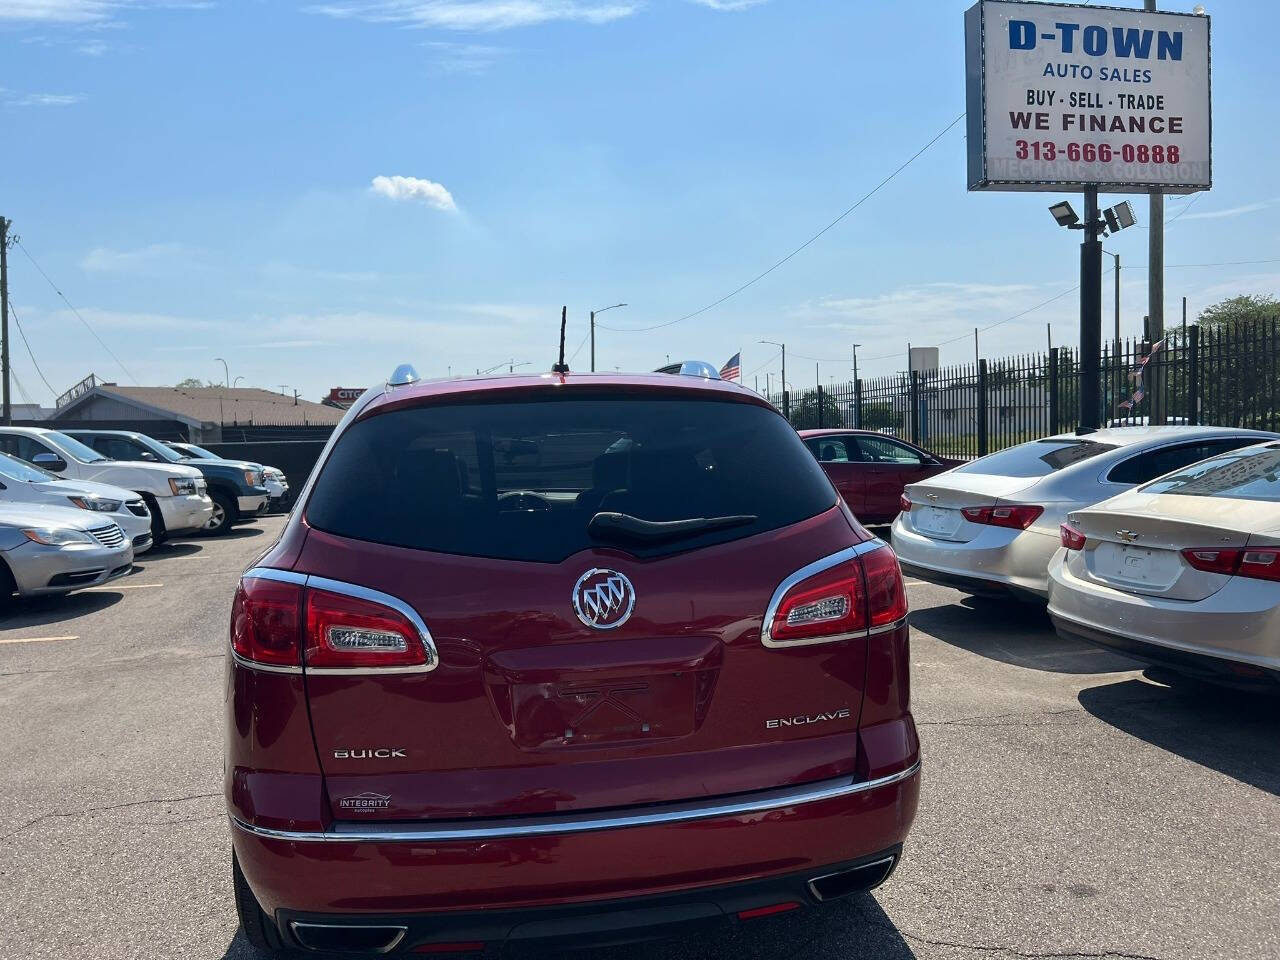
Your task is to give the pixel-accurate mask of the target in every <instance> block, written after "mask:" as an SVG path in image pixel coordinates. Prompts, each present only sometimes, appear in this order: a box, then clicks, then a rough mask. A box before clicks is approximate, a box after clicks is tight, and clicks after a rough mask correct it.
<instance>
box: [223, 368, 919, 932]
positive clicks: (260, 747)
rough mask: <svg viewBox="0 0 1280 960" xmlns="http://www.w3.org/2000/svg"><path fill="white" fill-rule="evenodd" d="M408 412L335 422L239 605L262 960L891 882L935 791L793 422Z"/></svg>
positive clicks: (482, 385) (508, 395) (694, 392)
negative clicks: (925, 786) (925, 795)
mask: <svg viewBox="0 0 1280 960" xmlns="http://www.w3.org/2000/svg"><path fill="white" fill-rule="evenodd" d="M415 380H416V378H415V377H413V376H412V374H411V372H410V373H405V374H403V375H399V374H398V376H397V377H394V378H393V380H392V383H391V384H390V385H388V387H387V388H386V389H385V390H382V389H378V390H372V391H369V392H368V393H366V394H365V395H364V397H363V398H362V399H361V400H360V401H359V402H358V403H357V404H356V405H355V406H353V407H352V408H351V410H350V411H349V412H348V413H347V415H346V417H345V418H344V420H343V421H342V423H341V424H340V425H339V427H338V429H337V430H336V431H335V433H334V435H333V438H332V439H331V440H330V441H329V444H328V446H327V447H326V448H325V451H324V453H323V455H322V457H321V460H320V463H319V464H318V465H317V467H316V469H315V470H314V471H313V473H312V478H311V480H310V481H309V483H308V485H307V487H306V488H305V489H304V491H303V492H302V494H301V496H300V498H299V503H298V506H297V508H296V509H295V510H294V512H293V514H292V516H291V517H290V518H289V521H288V524H287V526H286V527H285V530H284V532H283V534H282V535H281V537H280V540H279V541H278V542H277V543H276V544H275V545H274V546H273V547H272V548H270V549H269V550H268V551H267V552H266V553H265V554H264V555H263V556H262V557H261V558H260V559H259V560H258V561H257V562H256V564H255V565H254V566H253V567H252V568H251V569H249V570H248V571H246V572H245V574H244V575H243V577H242V578H241V580H240V584H239V587H238V589H237V591H236V595H235V600H234V606H233V609H232V616H231V650H230V655H229V657H228V673H227V759H226V796H227V803H228V805H229V808H230V815H231V829H232V835H233V842H234V848H235V853H234V862H233V879H234V887H235V898H236V905H237V908H238V910H239V914H240V919H241V922H242V924H243V928H244V932H245V935H246V936H247V938H248V939H249V941H250V942H251V943H253V944H254V945H255V946H259V947H265V948H268V949H271V948H276V949H279V948H284V949H290V948H293V949H297V948H302V949H311V950H322V951H323V950H345V951H353V952H367V953H406V954H407V953H450V952H459V953H461V952H468V951H480V950H488V949H499V948H502V947H503V946H504V945H505V946H513V945H518V944H520V943H523V942H528V941H537V942H544V943H545V942H546V941H548V940H555V939H557V938H563V939H565V940H568V941H571V942H573V943H575V944H578V945H583V944H601V943H616V942H624V941H628V940H635V939H643V938H645V937H650V936H655V935H666V934H671V933H675V932H683V931H684V930H686V929H693V928H698V927H700V926H702V925H709V924H716V923H719V924H726V923H737V922H742V921H746V920H749V919H751V918H754V917H759V916H764V915H768V914H772V913H777V912H781V911H784V910H789V909H793V908H796V907H800V906H808V905H812V904H816V903H819V902H821V901H825V900H832V899H834V898H837V897H841V896H844V895H847V894H851V893H854V892H857V891H861V890H866V889H870V888H872V887H874V886H876V885H878V884H879V883H881V882H882V881H884V880H885V879H886V878H887V877H888V876H889V874H890V873H891V872H892V870H893V869H894V867H895V865H896V864H897V862H898V859H899V857H900V856H901V853H902V843H903V840H904V838H905V837H906V834H907V830H908V828H909V827H910V825H911V821H912V819H913V817H914V815H915V810H916V802H917V797H918V793H919V770H920V758H919V744H918V741H917V738H916V730H915V725H914V723H913V721H912V717H911V713H910V711H909V706H908V679H907V662H908V656H907V633H908V631H907V625H906V614H907V604H906V597H905V593H904V588H903V582H902V578H901V575H900V573H899V570H898V562H897V559H896V558H895V557H894V554H893V552H892V551H891V550H890V548H889V547H888V546H886V545H885V544H884V543H882V542H881V541H879V540H876V539H874V538H872V537H871V536H870V535H869V534H868V533H867V532H866V531H865V530H863V528H862V527H861V526H860V525H859V524H858V522H857V521H856V520H855V519H854V517H853V515H852V513H850V512H849V510H848V508H847V506H846V505H844V504H843V503H842V502H841V500H840V498H839V497H838V496H837V495H836V492H835V490H834V488H833V487H832V485H831V482H830V481H829V480H828V479H827V477H826V476H825V475H824V474H823V472H822V470H821V469H820V468H819V466H818V464H817V463H816V462H815V460H814V458H813V457H812V456H810V454H809V453H808V451H807V450H806V449H805V447H804V444H803V443H802V442H801V441H800V438H799V437H797V436H796V433H795V431H794V430H792V429H791V428H790V427H789V426H788V425H787V423H786V421H785V420H784V419H783V418H782V417H781V416H780V415H779V414H778V413H777V411H775V410H774V409H773V408H772V407H771V406H769V404H768V403H766V402H765V401H764V400H763V399H761V398H760V397H758V396H757V395H756V394H754V393H752V392H751V391H749V390H745V389H743V388H741V387H738V386H734V385H732V384H727V383H723V382H718V381H715V380H713V379H705V378H695V377H688V376H671V375H665V374H649V375H636V376H628V375H594V374H591V375H579V374H550V375H547V376H542V377H538V376H528V377H503V378H492V379H475V380H451V381H447V382H436V383H422V382H413V381H415Z"/></svg>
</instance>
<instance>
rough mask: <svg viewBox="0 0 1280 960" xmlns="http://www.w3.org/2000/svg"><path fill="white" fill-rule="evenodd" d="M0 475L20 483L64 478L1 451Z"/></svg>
mask: <svg viewBox="0 0 1280 960" xmlns="http://www.w3.org/2000/svg"><path fill="white" fill-rule="evenodd" d="M0 476H4V477H5V478H7V479H9V480H16V481H18V482H19V483H44V482H45V481H46V480H60V479H62V478H61V477H59V476H58V475H57V474H56V473H50V472H49V471H48V470H43V469H41V468H40V467H37V466H35V465H34V464H30V463H27V462H26V461H25V460H19V459H18V458H17V457H12V456H10V455H9V454H7V453H0Z"/></svg>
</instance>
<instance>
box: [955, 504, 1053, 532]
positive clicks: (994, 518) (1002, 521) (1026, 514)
mask: <svg viewBox="0 0 1280 960" xmlns="http://www.w3.org/2000/svg"><path fill="white" fill-rule="evenodd" d="M960 512H961V513H963V514H964V517H965V519H966V520H968V521H969V522H970V523H980V524H982V525H983V526H987V527H1009V528H1010V529H1012V530H1025V529H1027V527H1029V526H1031V525H1032V524H1033V523H1035V522H1036V521H1037V520H1039V519H1040V515H1041V514H1042V513H1044V507H1041V506H1037V505H1035V504H1016V505H1011V506H1007V507H965V508H964V509H963V510H961V511H960Z"/></svg>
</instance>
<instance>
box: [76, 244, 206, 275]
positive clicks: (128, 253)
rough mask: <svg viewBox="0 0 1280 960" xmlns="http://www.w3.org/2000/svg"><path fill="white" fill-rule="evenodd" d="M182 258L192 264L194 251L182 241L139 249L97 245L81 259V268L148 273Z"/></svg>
mask: <svg viewBox="0 0 1280 960" xmlns="http://www.w3.org/2000/svg"><path fill="white" fill-rule="evenodd" d="M179 258H182V259H183V260H184V261H186V264H185V265H186V266H188V267H189V266H190V265H191V260H192V251H190V250H188V249H187V248H186V247H184V246H183V245H182V244H180V243H153V244H151V245H149V246H146V247H139V248H138V249H137V250H112V249H111V248H109V247H95V248H94V249H92V250H90V251H89V252H88V253H87V254H86V255H85V257H84V259H83V260H81V261H80V269H81V270H87V271H89V272H91V273H148V272H150V271H153V270H157V269H160V268H161V267H163V266H165V265H166V264H171V263H172V261H174V260H176V259H179Z"/></svg>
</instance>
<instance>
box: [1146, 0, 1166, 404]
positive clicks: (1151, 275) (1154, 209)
mask: <svg viewBox="0 0 1280 960" xmlns="http://www.w3.org/2000/svg"><path fill="white" fill-rule="evenodd" d="M1143 9H1144V10H1145V11H1146V12H1147V13H1155V12H1156V0H1145V2H1144V5H1143ZM1148 196H1149V197H1150V212H1149V215H1148V220H1149V224H1150V225H1149V227H1148V230H1147V243H1148V250H1147V313H1148V315H1149V316H1150V317H1151V342H1152V343H1159V342H1160V341H1161V340H1163V339H1164V193H1163V192H1161V191H1160V189H1159V188H1152V190H1151V191H1150V192H1149V194H1148ZM1151 373H1152V377H1151V421H1150V422H1151V425H1152V426H1159V425H1163V424H1164V421H1165V403H1166V400H1167V398H1166V397H1165V391H1164V364H1163V363H1157V364H1156V365H1155V367H1154V368H1153V369H1152V371H1151Z"/></svg>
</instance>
